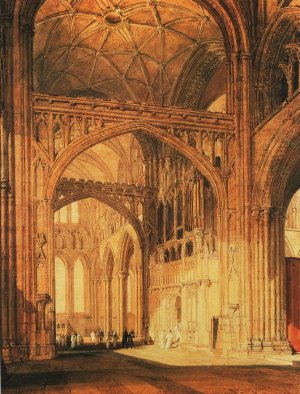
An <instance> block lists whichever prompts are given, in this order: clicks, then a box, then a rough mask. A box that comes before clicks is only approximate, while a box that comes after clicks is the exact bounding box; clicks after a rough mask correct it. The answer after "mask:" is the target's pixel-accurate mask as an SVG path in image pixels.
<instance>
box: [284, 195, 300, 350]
mask: <svg viewBox="0 0 300 394" xmlns="http://www.w3.org/2000/svg"><path fill="white" fill-rule="evenodd" d="M285 256H286V302H287V337H288V340H289V342H290V344H291V346H292V348H293V350H294V351H295V352H300V189H299V190H298V191H297V192H296V193H295V194H294V195H293V197H292V199H291V201H290V203H289V206H288V209H287V213H286V222H285Z"/></svg>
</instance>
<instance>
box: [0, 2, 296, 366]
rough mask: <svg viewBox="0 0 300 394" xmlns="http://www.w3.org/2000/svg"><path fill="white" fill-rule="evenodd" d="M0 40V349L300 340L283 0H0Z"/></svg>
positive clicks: (292, 116) (246, 345) (287, 16)
mask: <svg viewBox="0 0 300 394" xmlns="http://www.w3.org/2000/svg"><path fill="white" fill-rule="evenodd" d="M179 3H180V4H179ZM0 44H1V45H0V50H1V53H0V61H1V67H0V76H1V78H0V86H1V90H0V132H1V139H0V149H1V150H0V169H1V208H0V209H1V210H0V217H1V245H0V246H1V292H2V294H1V317H2V319H1V338H2V342H1V345H2V357H3V360H4V361H5V362H7V363H8V362H11V361H17V360H20V359H23V360H24V359H27V358H28V359H45V358H53V357H54V356H55V354H56V348H55V338H56V333H59V332H60V330H62V327H64V329H65V330H67V331H77V332H80V333H81V334H82V335H84V336H85V335H89V333H90V332H91V330H97V329H99V328H102V329H103V330H104V331H108V330H116V331H117V332H118V333H121V332H122V331H123V330H124V329H125V328H128V329H131V328H133V329H134V331H135V335H136V340H137V341H139V342H140V343H153V341H154V343H157V342H158V341H159V333H160V330H161V329H166V330H167V329H174V327H175V326H177V328H178V330H179V331H180V346H184V347H188V348H191V347H193V348H195V349H203V348H204V349H207V350H210V351H212V352H215V353H216V354H220V353H223V352H224V353H225V354H230V353H239V352H240V353H246V352H260V353H264V352H269V353H270V352H277V353H281V354H283V353H291V352H295V351H300V321H299V316H300V313H299V310H300V302H299V294H300V288H299V283H300V280H299V281H297V278H300V197H299V192H297V190H298V189H299V188H300V154H299V152H300V129H299V124H300V95H299V76H300V70H299V60H300V7H299V1H297V0H285V1H277V0H270V1H269V0H268V1H267V2H266V1H264V0H256V1H253V2H252V1H251V2H246V1H243V0H234V1H232V0H224V1H222V2H219V1H216V0H182V1H180V2H179V1H175V0H141V1H138V0H44V1H42V0H2V1H1V4H0Z"/></svg>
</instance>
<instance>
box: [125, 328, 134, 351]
mask: <svg viewBox="0 0 300 394" xmlns="http://www.w3.org/2000/svg"><path fill="white" fill-rule="evenodd" d="M133 338H134V331H133V330H130V332H129V334H128V339H127V343H128V347H130V348H131V349H132V348H133Z"/></svg>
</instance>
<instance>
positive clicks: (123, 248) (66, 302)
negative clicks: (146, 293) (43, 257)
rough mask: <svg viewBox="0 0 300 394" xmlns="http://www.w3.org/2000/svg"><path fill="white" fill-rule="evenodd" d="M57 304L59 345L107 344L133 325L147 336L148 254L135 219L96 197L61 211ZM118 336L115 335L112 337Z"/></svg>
mask: <svg viewBox="0 0 300 394" xmlns="http://www.w3.org/2000/svg"><path fill="white" fill-rule="evenodd" d="M54 232H55V239H54V244H55V256H56V257H55V289H56V294H55V304H56V343H57V345H58V350H65V349H68V348H69V347H73V345H72V341H71V338H70V336H71V337H73V335H76V342H75V345H74V347H76V348H78V347H81V346H83V345H86V344H88V345H97V344H98V345H101V342H102V340H104V338H105V336H106V335H107V334H109V335H111V336H112V333H113V332H116V333H117V334H118V337H119V338H121V334H122V332H123V331H124V330H125V329H126V328H127V327H129V326H130V329H133V330H134V332H135V334H136V335H135V336H136V338H137V339H138V340H141V339H142V336H143V330H142V316H141V312H142V310H143V307H142V299H141V296H140V294H141V288H142V274H141V266H142V261H143V254H142V251H141V245H140V239H139V237H138V236H137V234H136V232H135V230H134V228H133V227H132V225H131V224H130V222H129V220H128V219H126V218H125V217H124V216H122V215H121V214H120V213H119V212H118V211H116V210H114V209H113V208H111V207H109V206H107V205H106V204H105V203H103V202H101V201H99V200H97V199H95V198H85V199H82V200H78V201H76V202H73V203H71V204H67V205H65V206H64V207H63V208H61V209H59V210H57V211H56V213H55V225H54ZM112 340H113V339H112V338H111V341H112Z"/></svg>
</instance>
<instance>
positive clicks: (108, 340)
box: [105, 331, 110, 350]
mask: <svg viewBox="0 0 300 394" xmlns="http://www.w3.org/2000/svg"><path fill="white" fill-rule="evenodd" d="M105 340H106V350H108V349H109V346H110V333H109V331H108V332H107V335H106V337H105Z"/></svg>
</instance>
